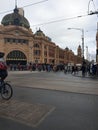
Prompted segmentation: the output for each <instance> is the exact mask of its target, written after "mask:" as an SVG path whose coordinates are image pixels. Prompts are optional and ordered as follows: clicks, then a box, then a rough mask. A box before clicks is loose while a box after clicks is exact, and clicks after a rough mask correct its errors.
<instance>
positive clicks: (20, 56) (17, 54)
mask: <svg viewBox="0 0 98 130" xmlns="http://www.w3.org/2000/svg"><path fill="white" fill-rule="evenodd" d="M7 59H26V56H25V54H24V53H23V52H21V51H19V50H14V51H11V52H10V53H9V54H8V55H7Z"/></svg>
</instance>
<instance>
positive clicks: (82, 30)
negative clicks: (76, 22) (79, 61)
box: [68, 28, 84, 61]
mask: <svg viewBox="0 0 98 130" xmlns="http://www.w3.org/2000/svg"><path fill="white" fill-rule="evenodd" d="M68 29H75V30H80V31H81V32H82V58H83V61H84V29H81V28H68Z"/></svg>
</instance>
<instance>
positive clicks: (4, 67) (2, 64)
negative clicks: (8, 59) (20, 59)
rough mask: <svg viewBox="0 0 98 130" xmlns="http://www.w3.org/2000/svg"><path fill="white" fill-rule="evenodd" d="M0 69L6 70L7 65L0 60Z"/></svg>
mask: <svg viewBox="0 0 98 130" xmlns="http://www.w3.org/2000/svg"><path fill="white" fill-rule="evenodd" d="M0 70H7V66H6V65H5V64H4V62H0Z"/></svg>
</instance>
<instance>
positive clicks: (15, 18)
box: [1, 8, 30, 28]
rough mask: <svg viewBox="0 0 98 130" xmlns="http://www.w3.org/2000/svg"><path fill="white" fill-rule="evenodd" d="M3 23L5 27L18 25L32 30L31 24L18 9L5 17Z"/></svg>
mask: <svg viewBox="0 0 98 130" xmlns="http://www.w3.org/2000/svg"><path fill="white" fill-rule="evenodd" d="M1 23H2V24H3V25H4V26H7V25H17V26H23V27H25V28H30V24H29V22H28V20H27V19H26V18H25V17H24V16H23V15H20V14H19V11H18V9H17V8H15V9H14V12H13V13H11V14H7V15H5V16H4V17H3V19H2V21H1Z"/></svg>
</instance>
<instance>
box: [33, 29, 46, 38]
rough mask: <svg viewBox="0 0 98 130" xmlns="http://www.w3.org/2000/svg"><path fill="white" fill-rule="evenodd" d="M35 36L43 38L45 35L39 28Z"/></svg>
mask: <svg viewBox="0 0 98 130" xmlns="http://www.w3.org/2000/svg"><path fill="white" fill-rule="evenodd" d="M35 36H41V37H45V34H44V33H43V31H41V30H40V28H39V30H37V31H36V33H35Z"/></svg>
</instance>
